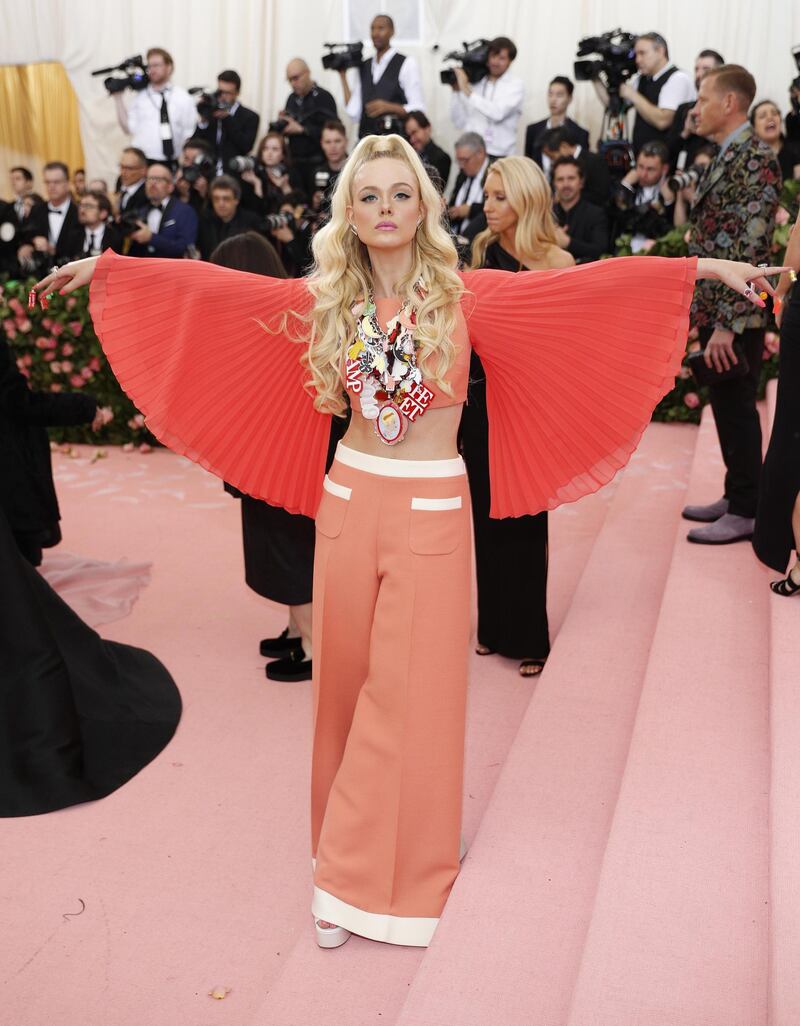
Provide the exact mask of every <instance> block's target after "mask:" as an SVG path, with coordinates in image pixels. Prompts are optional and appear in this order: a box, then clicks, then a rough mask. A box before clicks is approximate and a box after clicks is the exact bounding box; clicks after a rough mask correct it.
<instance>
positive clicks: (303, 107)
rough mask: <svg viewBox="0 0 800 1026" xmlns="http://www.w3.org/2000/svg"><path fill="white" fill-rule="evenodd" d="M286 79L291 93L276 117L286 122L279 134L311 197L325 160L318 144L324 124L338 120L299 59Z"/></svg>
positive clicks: (288, 68)
mask: <svg viewBox="0 0 800 1026" xmlns="http://www.w3.org/2000/svg"><path fill="white" fill-rule="evenodd" d="M286 79H287V81H288V83H289V85H290V86H291V87H292V91H291V92H290V93H289V96H288V98H287V100H286V105H285V106H284V109H283V110H282V111H280V113H279V114H278V118H279V120H280V121H282V122H285V125H284V127H283V129H282V132H283V135H284V138H285V139H286V140H287V142H288V143H289V153H290V154H291V157H292V163H293V164H294V166H295V168H296V169H297V171H299V173H300V174H301V175H302V178H303V184H304V185H305V190H306V194H307V195H309V196H310V195H311V194H312V192H313V191H314V175H315V173H316V170H317V168H318V167H319V166H320V165H321V164H323V163H324V161H325V155H324V154H323V152H322V146H321V141H320V140H321V137H322V129H323V128H324V127H325V123H326V122H327V121H336V120H338V117H339V115H338V114H337V112H336V100H335V99H334V98H333V94H332V93H329V92H328V90H327V89H323V88H322V86H319V85H317V83H316V82H315V81H314V80H313V79H312V77H311V71H310V69H309V67H308V65H307V64H306V62H305V61H304V60H302V59H301V58H300V57H295V58H294V59H293V60H291V61H289V63H288V64H287V66H286Z"/></svg>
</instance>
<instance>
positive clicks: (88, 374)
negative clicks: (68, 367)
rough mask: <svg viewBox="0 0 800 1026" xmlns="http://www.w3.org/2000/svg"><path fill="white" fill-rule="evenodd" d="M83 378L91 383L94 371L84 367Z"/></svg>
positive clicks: (82, 370)
mask: <svg viewBox="0 0 800 1026" xmlns="http://www.w3.org/2000/svg"><path fill="white" fill-rule="evenodd" d="M81 377H82V378H83V380H84V381H91V380H92V378H93V377H94V371H93V370H92V369H91V367H83V368H81Z"/></svg>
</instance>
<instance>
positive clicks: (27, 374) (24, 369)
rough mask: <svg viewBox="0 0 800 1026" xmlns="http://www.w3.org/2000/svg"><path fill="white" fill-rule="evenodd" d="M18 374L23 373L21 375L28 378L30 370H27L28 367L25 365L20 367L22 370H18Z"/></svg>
mask: <svg viewBox="0 0 800 1026" xmlns="http://www.w3.org/2000/svg"><path fill="white" fill-rule="evenodd" d="M20 374H22V375H23V377H26V378H29V377H30V376H31V372H30V371H29V370H28V368H27V367H25V368H23V369H22V370H21V371H20Z"/></svg>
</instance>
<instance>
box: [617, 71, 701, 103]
mask: <svg viewBox="0 0 800 1026" xmlns="http://www.w3.org/2000/svg"><path fill="white" fill-rule="evenodd" d="M671 67H673V65H672V64H667V66H666V67H664V68H662V69H661V71H659V73H658V74H657V75H653V81H654V82H657V81H658V80H659V79H660V78H661V76H662V75H665V74H666V73H667V72H668V71H669V69H670V68H671ZM641 77H642V76H641V75H639V74H636V75H634V76H633V77H632V78H631V80H630V83H631V86H632V87H633V88H634V89H638V88H639V79H640V78H641ZM696 99H697V90H696V89H695V87H694V83H693V82H692V80H691V79H690V78H689V76H688V75H687V74H686V72H685V71H680V70H678V71H676V72H675V74H674V75H672V76H671V77H670V78H668V79H667V81H666V82H665V83H664V85H663V86H662V87H661V92H660V93H659V94H658V100H657V101H656V106H657V107H660V108H661V109H662V110H677V109H678V107H680V105H681V104H682V103H688V102H689V100H696Z"/></svg>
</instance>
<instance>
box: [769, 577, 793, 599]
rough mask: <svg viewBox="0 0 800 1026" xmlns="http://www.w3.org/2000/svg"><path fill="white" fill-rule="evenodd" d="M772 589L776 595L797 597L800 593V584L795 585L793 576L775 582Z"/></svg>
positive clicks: (771, 586)
mask: <svg viewBox="0 0 800 1026" xmlns="http://www.w3.org/2000/svg"><path fill="white" fill-rule="evenodd" d="M770 588H772V590H773V591H774V592H775V594H776V595H786V596H789V595H796V594H797V593H798V592H799V591H800V584H797V583H795V581H794V580H793V579H792V575H791V574H789V576H788V577H784V578H783V579H782V580H780V581H773V582H772V583H771V584H770Z"/></svg>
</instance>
